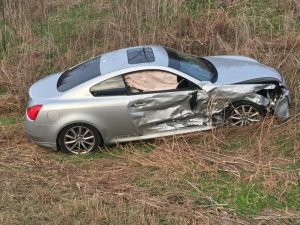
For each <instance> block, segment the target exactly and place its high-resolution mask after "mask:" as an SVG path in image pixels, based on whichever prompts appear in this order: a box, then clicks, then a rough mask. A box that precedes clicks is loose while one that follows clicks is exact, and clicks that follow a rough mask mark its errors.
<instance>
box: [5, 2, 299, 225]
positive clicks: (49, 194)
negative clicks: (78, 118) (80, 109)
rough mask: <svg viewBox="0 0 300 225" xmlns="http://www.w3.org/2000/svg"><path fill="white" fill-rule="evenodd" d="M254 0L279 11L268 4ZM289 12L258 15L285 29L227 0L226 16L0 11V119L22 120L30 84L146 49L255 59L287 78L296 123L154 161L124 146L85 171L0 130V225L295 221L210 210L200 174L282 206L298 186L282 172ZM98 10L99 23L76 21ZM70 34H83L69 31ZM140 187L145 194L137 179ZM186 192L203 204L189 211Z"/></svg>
mask: <svg viewBox="0 0 300 225" xmlns="http://www.w3.org/2000/svg"><path fill="white" fill-rule="evenodd" d="M199 2H200V3H199ZM261 2H264V3H266V2H267V3H269V4H270V5H271V4H275V3H276V4H277V1H275V0H265V1H261ZM209 3H211V4H209ZM284 3H285V4H283V5H280V8H276V6H274V5H272V7H268V8H266V9H265V10H263V11H264V13H268V14H270V15H273V14H272V13H274V10H279V11H280V13H278V18H282V19H283V20H284V23H283V26H284V27H280V26H275V25H276V23H275V22H276V21H275V22H274V21H273V22H272V21H271V17H270V18H269V17H266V16H265V15H262V14H261V11H262V10H261V11H260V12H258V11H257V10H258V9H257V6H256V5H255V4H254V3H251V2H248V1H246V0H236V1H233V4H230V5H228V7H225V8H223V7H221V6H220V4H219V3H216V1H213V0H211V1H208V2H204V1H202V3H201V1H192V0H189V1H187V0H186V1H185V0H176V1H170V0H154V1H150V0H145V1H138V0H124V1H120V0H114V1H108V0H96V1H82V0H72V1H63V0H58V1H57V0H51V1H43V0H41V1H35V0H26V1H25V0H18V1H11V0H3V1H1V2H0V9H1V10H0V12H1V16H0V46H1V47H0V57H1V58H0V89H4V90H5V92H6V94H5V95H4V96H0V115H6V114H8V113H11V112H14V113H19V114H20V115H21V114H22V113H23V110H24V108H25V107H26V102H27V99H28V96H27V93H28V88H29V86H30V85H31V84H32V83H33V82H35V81H36V80H37V79H39V78H41V77H43V76H45V75H46V73H48V72H49V73H50V72H54V71H61V70H64V69H66V68H68V67H70V66H72V65H74V64H76V63H79V62H80V61H81V60H83V59H88V58H90V57H92V56H95V55H98V54H102V53H104V52H107V51H110V50H114V49H118V48H123V47H128V46H135V45H142V44H159V45H164V46H169V47H173V48H176V49H179V50H182V51H185V52H189V53H191V54H197V55H219V54H236V55H247V56H251V57H254V58H256V59H259V60H260V61H261V62H263V63H266V64H269V65H271V66H274V67H275V68H278V69H279V70H280V71H281V72H282V73H283V74H284V76H285V78H286V80H287V82H288V85H289V87H290V90H291V93H292V97H293V103H292V107H293V113H292V116H291V119H290V121H288V122H286V123H284V124H276V122H275V121H274V120H272V119H270V120H267V121H265V122H264V123H263V124H262V125H260V126H257V127H251V128H250V129H248V130H247V129H243V130H240V129H224V130H217V131H213V132H207V133H200V134H192V135H186V136H184V137H174V138H167V139H159V140H157V141H156V142H155V143H154V144H153V146H152V148H151V151H149V152H148V151H146V152H145V151H143V148H142V150H141V149H140V148H138V147H137V145H136V144H128V145H121V146H120V148H121V150H120V151H122V153H123V154H122V155H121V156H120V155H118V153H115V152H112V153H111V156H112V157H116V158H117V159H118V160H115V161H114V160H110V159H101V158H100V159H98V160H95V161H93V160H92V159H84V160H86V161H87V163H83V165H81V164H80V165H77V164H76V163H78V162H77V161H75V160H76V159H74V161H75V162H72V161H68V160H69V159H64V157H65V156H63V155H61V154H59V153H50V152H47V151H46V150H42V149H40V148H39V147H36V146H34V145H32V144H31V143H29V142H28V140H27V139H26V138H25V135H24V130H23V126H22V123H21V122H20V123H17V124H15V125H13V126H3V125H0V130H1V131H0V144H1V146H2V147H3V149H2V150H1V154H0V155H1V156H0V175H1V177H3V178H4V180H5V182H1V183H0V189H1V190H4V191H2V192H1V199H4V200H5V201H2V203H0V223H1V222H2V223H3V224H22V223H23V224H28V223H32V222H34V223H39V224H41V223H44V224H51V223H52V224H70V223H72V224H73V223H77V222H78V221H79V222H78V223H79V224H80V223H82V224H84V223H85V224H86V223H89V224H99V223H100V224H101V223H102V224H109V223H112V224H125V223H127V224H164V223H165V224H167V223H171V224H173V223H174V224H218V223H219V224H225V223H227V224H263V223H267V224H276V223H277V224H289V223H290V222H291V221H292V222H294V221H297V220H298V219H299V215H298V214H297V212H295V211H294V210H289V209H288V208H287V209H286V210H283V209H279V210H275V211H272V210H270V211H263V212H260V214H259V215H258V216H257V217H256V218H248V217H246V218H245V217H243V216H241V215H239V214H238V213H237V212H236V211H235V210H233V209H231V208H228V207H226V206H225V205H222V204H220V203H218V202H216V201H215V200H214V199H213V198H212V196H210V195H208V194H207V193H206V192H203V189H201V188H203V187H202V186H201V183H200V184H199V183H197V179H198V178H199V177H201V176H204V175H205V176H208V177H211V178H212V180H213V178H215V179H216V180H217V176H218V173H220V172H226V173H229V174H230V175H232V176H233V177H235V178H236V179H237V181H241V182H249V183H255V182H260V183H262V186H263V189H264V190H265V192H266V193H269V194H272V195H275V196H276V195H280V196H282V199H283V196H284V195H285V194H286V193H287V191H288V190H290V189H291V188H293V187H294V186H295V184H296V183H297V181H298V180H299V173H297V170H292V169H283V168H286V166H287V165H291V164H293V163H295V162H297V160H298V159H299V157H300V155H299V140H298V139H297V132H298V133H299V129H300V125H299V109H300V108H299V104H298V99H299V97H300V89H299V87H300V78H299V69H300V66H299V64H300V62H299V58H300V43H299V42H300V37H299V30H297V29H298V28H297V23H298V20H297V16H298V15H297V13H296V11H295V10H294V9H293V6H292V1H288V2H286V1H285V2H284ZM280 4H282V3H280ZM191 5H192V6H193V7H191ZM194 7H195V8H194ZM291 9H292V10H291ZM93 10H95V11H96V12H97V13H98V14H97V13H96V14H95V13H91V14H89V15H86V16H82V15H83V12H84V13H90V12H94V11H93ZM68 12H69V13H68ZM70 12H71V13H70ZM73 14H75V15H76V16H72V15H73ZM66 15H67V16H66ZM274 24H275V25H274ZM70 27H71V28H72V29H70ZM74 29H76V31H78V32H75V33H74V32H72V31H73V30H74ZM244 137H245V138H246V140H245V139H244ZM278 137H280V138H278ZM238 140H241V144H238V143H239V142H238ZM245 143H246V144H245ZM146 145H147V144H146ZM147 148H148V147H147ZM53 155H54V158H51V157H53ZM55 157H57V158H55ZM64 160H65V161H64ZM71 160H72V158H71ZM139 177H141V178H140V179H142V181H141V182H140V183H141V184H140V186H139V185H138V184H137V183H138V182H137V181H133V180H134V179H135V178H137V179H139ZM143 185H144V186H143ZM172 185H173V186H176V188H174V187H173V186H172ZM236 185H237V186H238V185H239V184H238V183H237V184H236ZM278 187H279V191H278ZM159 188H161V189H159ZM163 188H166V190H165V189H163ZM173 188H174V189H173ZM190 192H193V193H196V194H197V195H199V196H200V197H201V198H202V199H204V200H205V202H207V205H204V206H203V205H200V206H199V205H195V204H194V202H193V201H194V200H192V198H191V196H190V195H189V193H190ZM28 196H29V197H28ZM282 201H283V200H282ZM19 202H21V203H22V204H24V205H22V204H19ZM40 202H42V203H43V205H44V206H43V207H44V208H43V207H42V205H41V203H40ZM1 204H2V205H1ZM5 207H6V210H4V213H2V214H1V209H3V208H5ZM41 208H43V210H41ZM20 213H21V214H20ZM18 214H20V215H21V216H20V215H18ZM34 214H35V215H36V216H35V217H34V216H32V215H34ZM11 215H13V216H11ZM78 215H80V216H78Z"/></svg>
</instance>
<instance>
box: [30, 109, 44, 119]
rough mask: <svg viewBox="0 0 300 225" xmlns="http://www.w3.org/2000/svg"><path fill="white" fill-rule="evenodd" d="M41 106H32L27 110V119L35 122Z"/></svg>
mask: <svg viewBox="0 0 300 225" xmlns="http://www.w3.org/2000/svg"><path fill="white" fill-rule="evenodd" d="M42 106H43V105H34V106H31V107H29V108H27V115H28V117H29V119H31V120H35V119H36V117H37V116H38V114H39V112H40V110H41V108H42Z"/></svg>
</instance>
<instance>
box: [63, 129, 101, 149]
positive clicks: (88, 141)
mask: <svg viewBox="0 0 300 225" xmlns="http://www.w3.org/2000/svg"><path fill="white" fill-rule="evenodd" d="M58 142H59V145H60V147H61V149H62V150H63V151H65V152H68V153H73V154H87V153H90V152H92V151H94V150H95V149H96V148H97V147H98V146H99V145H100V143H101V138H100V134H99V132H98V131H97V129H96V128H94V127H92V126H90V125H87V124H72V125H69V126H67V127H65V128H64V129H63V130H62V131H61V132H60V134H59V136H58Z"/></svg>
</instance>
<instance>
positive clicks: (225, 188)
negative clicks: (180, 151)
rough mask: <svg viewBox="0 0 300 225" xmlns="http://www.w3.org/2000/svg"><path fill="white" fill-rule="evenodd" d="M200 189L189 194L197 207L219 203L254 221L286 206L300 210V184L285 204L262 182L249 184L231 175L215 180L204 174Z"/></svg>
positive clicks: (198, 183)
mask: <svg viewBox="0 0 300 225" xmlns="http://www.w3.org/2000/svg"><path fill="white" fill-rule="evenodd" d="M197 187H198V188H199V190H201V192H200V193H199V192H198V191H197V190H191V191H190V193H189V194H190V196H191V197H192V198H193V199H194V203H195V204H197V205H201V206H204V207H208V206H210V205H211V206H213V205H214V204H216V203H218V204H222V205H223V206H224V207H225V208H233V209H235V210H236V211H237V212H238V213H240V214H242V215H244V216H250V217H251V216H255V215H257V214H259V212H261V211H262V210H265V209H284V208H285V207H286V206H288V207H289V208H293V209H295V210H298V209H299V206H300V204H299V195H300V187H299V183H298V184H297V185H295V186H294V187H293V188H292V189H291V190H290V191H288V192H287V194H286V196H284V197H283V198H284V200H283V201H281V200H279V199H278V197H277V196H274V195H270V194H267V193H265V192H264V189H263V186H262V185H261V184H260V182H259V181H257V182H255V183H249V182H246V181H243V180H242V179H240V178H237V177H235V176H233V175H230V174H229V173H227V172H218V173H217V175H216V176H215V177H214V176H209V175H208V174H202V175H201V176H200V177H199V179H198V181H197ZM203 193H205V196H206V197H205V196H203ZM209 198H210V199H211V201H210V200H209ZM296 199H298V201H295V200H296Z"/></svg>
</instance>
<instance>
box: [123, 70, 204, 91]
mask: <svg viewBox="0 0 300 225" xmlns="http://www.w3.org/2000/svg"><path fill="white" fill-rule="evenodd" d="M125 82H126V85H127V86H128V87H129V92H130V93H147V92H159V91H180V90H188V89H199V87H198V86H197V85H195V84H194V83H192V82H190V81H188V80H187V79H185V78H182V77H180V76H177V75H175V74H173V73H169V72H166V71H160V70H145V71H137V72H133V73H129V74H126V75H125Z"/></svg>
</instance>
